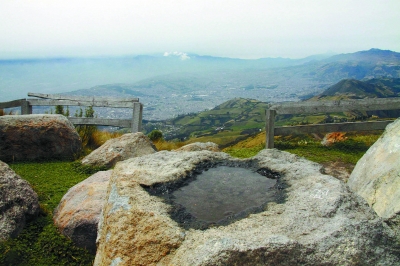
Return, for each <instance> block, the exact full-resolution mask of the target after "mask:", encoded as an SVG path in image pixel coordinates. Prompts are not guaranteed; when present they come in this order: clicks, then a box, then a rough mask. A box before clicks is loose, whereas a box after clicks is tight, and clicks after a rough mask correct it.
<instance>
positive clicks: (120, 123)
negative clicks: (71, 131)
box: [68, 117, 132, 128]
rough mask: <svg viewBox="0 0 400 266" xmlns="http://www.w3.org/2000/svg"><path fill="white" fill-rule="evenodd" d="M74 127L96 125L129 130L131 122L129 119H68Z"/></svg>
mask: <svg viewBox="0 0 400 266" xmlns="http://www.w3.org/2000/svg"><path fill="white" fill-rule="evenodd" d="M68 120H69V121H71V123H73V124H74V125H97V126H115V127H125V128H130V127H131V123H132V120H130V119H105V118H87V117H68Z"/></svg>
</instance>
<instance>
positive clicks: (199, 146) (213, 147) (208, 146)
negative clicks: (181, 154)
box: [175, 142, 220, 152]
mask: <svg viewBox="0 0 400 266" xmlns="http://www.w3.org/2000/svg"><path fill="white" fill-rule="evenodd" d="M175 151H215V152H218V151H220V149H219V147H218V145H217V144H216V143H214V142H195V143H190V144H187V145H185V146H182V147H180V148H179V149H176V150H175Z"/></svg>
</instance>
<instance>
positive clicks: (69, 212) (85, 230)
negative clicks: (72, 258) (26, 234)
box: [53, 170, 112, 253]
mask: <svg viewBox="0 0 400 266" xmlns="http://www.w3.org/2000/svg"><path fill="white" fill-rule="evenodd" d="M111 173H112V170H108V171H100V172H97V173H96V174H94V175H92V176H91V177H89V178H87V179H86V180H84V181H82V182H81V183H79V184H77V185H75V186H73V187H72V188H70V189H69V190H68V192H67V193H66V194H65V195H64V197H63V198H62V199H61V201H60V204H59V205H58V207H57V208H56V209H55V211H54V216H53V220H54V224H55V225H56V226H57V228H58V230H59V231H60V232H61V233H62V234H63V235H65V236H67V237H68V238H70V239H71V240H72V241H73V242H74V243H75V245H77V246H78V247H82V248H86V249H87V250H89V251H90V252H92V253H96V238H97V226H98V223H99V218H100V213H101V209H102V207H103V205H104V202H105V199H106V192H107V187H108V183H109V181H110V177H111Z"/></svg>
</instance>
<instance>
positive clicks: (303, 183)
mask: <svg viewBox="0 0 400 266" xmlns="http://www.w3.org/2000/svg"><path fill="white" fill-rule="evenodd" d="M221 164H222V165H223V164H227V165H236V166H240V167H248V168H251V169H254V170H257V169H264V168H267V169H269V170H272V171H275V172H278V173H280V174H281V180H282V182H284V183H285V184H286V186H287V188H285V191H286V192H285V193H286V198H285V201H284V202H283V203H274V202H271V203H268V205H267V207H266V208H265V209H264V210H261V212H259V213H256V214H250V215H249V216H248V217H247V218H244V219H241V220H238V221H235V222H233V223H231V224H229V225H226V226H217V227H211V228H209V229H206V230H196V229H187V230H186V229H183V228H182V227H180V226H179V225H178V223H177V222H175V221H174V220H173V219H172V218H171V217H170V215H169V211H170V210H171V208H172V207H171V206H170V205H168V204H167V203H166V202H165V201H164V200H162V199H161V198H159V197H158V196H153V195H150V193H148V192H147V191H146V190H145V188H148V187H152V186H156V185H157V184H163V183H166V182H175V184H176V182H179V181H182V179H185V178H186V177H188V176H193V175H192V174H193V172H194V171H198V170H199V169H201V168H208V167H210V166H213V165H214V166H217V165H221ZM320 170H321V166H320V165H318V164H315V163H312V162H309V161H307V160H305V159H302V158H300V157H297V156H295V155H293V154H290V153H286V152H281V151H277V150H264V151H261V152H260V153H259V154H258V155H257V156H255V157H253V158H249V159H245V160H239V159H234V158H232V157H230V156H229V155H227V154H225V153H220V152H210V151H199V152H166V151H161V152H158V153H155V154H152V155H147V156H143V157H139V158H133V159H129V160H126V161H123V162H119V163H118V164H117V165H116V167H115V169H114V172H113V174H112V177H111V180H110V184H109V187H108V197H107V202H106V204H105V205H104V208H103V213H102V216H101V219H100V222H99V235H98V239H97V241H98V248H97V253H96V259H95V263H94V265H399V261H400V248H399V246H397V245H396V242H395V237H394V234H393V232H392V231H391V230H390V229H389V228H388V227H387V225H386V224H385V223H383V222H382V219H381V218H380V217H378V216H377V215H376V214H375V213H374V211H373V210H372V209H371V208H370V207H369V206H368V205H367V204H366V203H365V202H364V201H363V200H362V198H360V197H359V196H357V195H356V194H354V193H352V192H351V191H350V190H349V189H348V187H347V186H346V185H345V184H344V183H343V182H341V181H339V180H337V179H336V178H333V177H331V176H328V175H323V174H321V172H320ZM200 203H201V202H200Z"/></svg>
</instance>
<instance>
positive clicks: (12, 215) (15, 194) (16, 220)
mask: <svg viewBox="0 0 400 266" xmlns="http://www.w3.org/2000/svg"><path fill="white" fill-rule="evenodd" d="M38 213H39V202H38V196H37V194H36V193H35V192H34V191H33V189H32V188H31V186H30V185H29V183H28V182H27V181H25V180H23V179H22V178H21V177H19V176H18V175H17V174H16V173H15V172H14V171H13V170H12V169H11V168H10V167H9V166H8V165H7V164H5V163H4V162H2V161H0V241H4V240H7V239H8V238H10V237H16V236H17V235H18V234H19V233H20V232H21V230H22V229H23V228H24V226H25V223H26V222H27V221H29V220H31V219H33V218H35V217H36V216H37V215H38Z"/></svg>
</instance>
